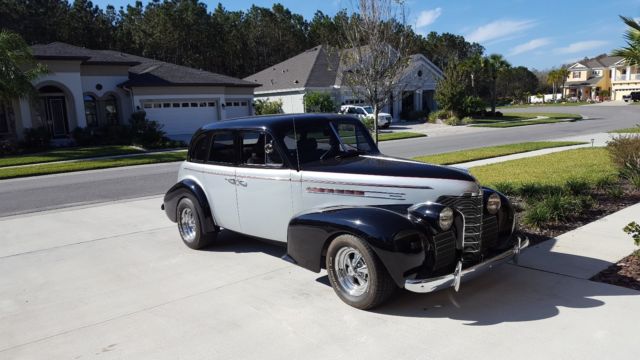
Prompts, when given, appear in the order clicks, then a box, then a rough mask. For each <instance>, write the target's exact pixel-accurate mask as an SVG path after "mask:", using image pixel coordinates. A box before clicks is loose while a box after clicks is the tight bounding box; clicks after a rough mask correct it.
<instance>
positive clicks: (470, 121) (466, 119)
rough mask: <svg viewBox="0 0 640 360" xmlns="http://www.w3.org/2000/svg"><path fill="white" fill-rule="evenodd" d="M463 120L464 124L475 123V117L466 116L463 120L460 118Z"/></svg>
mask: <svg viewBox="0 0 640 360" xmlns="http://www.w3.org/2000/svg"><path fill="white" fill-rule="evenodd" d="M460 121H461V122H462V124H463V125H469V124H473V122H474V121H473V118H471V117H469V116H465V117H463V118H462V120H460Z"/></svg>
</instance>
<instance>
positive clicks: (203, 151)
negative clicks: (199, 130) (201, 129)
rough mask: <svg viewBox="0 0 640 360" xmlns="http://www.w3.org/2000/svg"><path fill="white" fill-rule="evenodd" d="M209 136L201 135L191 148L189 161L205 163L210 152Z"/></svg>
mask: <svg viewBox="0 0 640 360" xmlns="http://www.w3.org/2000/svg"><path fill="white" fill-rule="evenodd" d="M209 138H210V137H209V134H203V135H200V136H199V137H198V138H197V139H196V140H195V141H194V142H193V146H191V150H190V154H189V161H192V162H204V161H205V160H206V159H207V153H208V152H209Z"/></svg>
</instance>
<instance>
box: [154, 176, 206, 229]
mask: <svg viewBox="0 0 640 360" xmlns="http://www.w3.org/2000/svg"><path fill="white" fill-rule="evenodd" d="M186 196H190V197H191V198H192V199H194V200H195V206H196V207H197V210H198V213H199V214H201V216H203V217H204V219H203V224H202V225H203V227H204V231H205V232H213V231H216V229H217V226H216V222H215V219H214V217H213V213H212V212H211V207H210V206H209V201H208V199H207V195H206V194H205V192H204V190H203V189H202V187H201V186H200V185H199V184H198V183H197V182H196V181H195V180H192V179H184V180H181V181H180V182H178V183H177V184H175V185H173V186H172V187H171V189H169V191H167V193H166V194H165V195H164V211H165V212H166V214H167V217H168V218H169V220H171V221H173V222H176V221H177V219H176V218H177V211H176V209H177V206H178V202H179V201H180V199H182V198H183V197H186Z"/></svg>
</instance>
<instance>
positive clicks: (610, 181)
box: [595, 176, 616, 190]
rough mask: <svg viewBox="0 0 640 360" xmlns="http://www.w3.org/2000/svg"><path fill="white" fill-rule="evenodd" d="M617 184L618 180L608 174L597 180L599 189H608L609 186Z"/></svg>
mask: <svg viewBox="0 0 640 360" xmlns="http://www.w3.org/2000/svg"><path fill="white" fill-rule="evenodd" d="M615 184H616V180H615V179H614V178H612V177H609V176H606V177H602V178H600V179H598V180H596V183H595V186H596V189H598V190H606V189H607V188H609V187H611V186H613V185H615Z"/></svg>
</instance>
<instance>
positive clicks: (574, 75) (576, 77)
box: [573, 71, 580, 79]
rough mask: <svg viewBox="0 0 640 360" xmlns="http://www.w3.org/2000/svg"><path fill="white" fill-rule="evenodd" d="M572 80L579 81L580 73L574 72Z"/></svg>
mask: <svg viewBox="0 0 640 360" xmlns="http://www.w3.org/2000/svg"><path fill="white" fill-rule="evenodd" d="M573 78H574V79H579V78H580V71H574V72H573Z"/></svg>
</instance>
